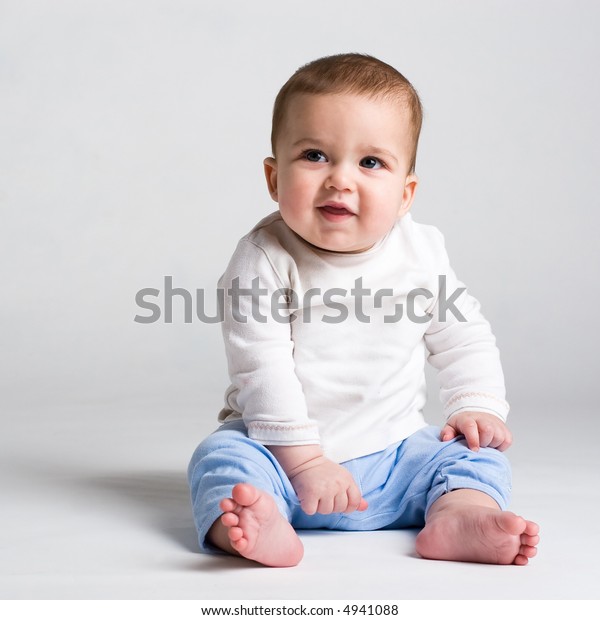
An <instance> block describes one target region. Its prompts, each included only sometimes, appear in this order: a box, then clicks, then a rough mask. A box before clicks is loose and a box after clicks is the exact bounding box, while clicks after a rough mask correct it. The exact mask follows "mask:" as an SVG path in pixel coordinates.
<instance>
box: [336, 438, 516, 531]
mask: <svg viewBox="0 0 600 620" xmlns="http://www.w3.org/2000/svg"><path fill="white" fill-rule="evenodd" d="M439 433H440V429H439V428H437V427H433V426H429V427H426V428H423V429H421V430H420V431H417V432H416V433H414V434H413V435H411V436H410V437H408V438H406V439H405V440H404V441H402V442H400V443H399V444H396V445H394V446H390V447H389V448H388V449H386V450H384V451H382V452H379V453H377V454H372V455H368V456H366V457H362V458H359V459H355V460H353V461H348V462H347V463H343V465H344V466H345V467H346V468H347V469H348V470H349V471H350V472H351V473H352V475H353V476H354V479H355V480H356V482H357V484H358V485H359V487H360V489H361V492H362V494H363V497H364V498H365V499H366V500H367V502H368V503H369V508H368V509H367V510H366V511H364V512H353V513H351V514H349V515H342V516H341V517H340V519H339V521H338V522H337V523H336V528H338V529H347V530H372V529H399V528H407V527H423V525H424V524H425V516H426V514H427V512H428V510H429V508H430V507H431V505H432V504H433V502H435V501H436V500H437V499H438V498H439V497H441V495H443V494H444V493H447V492H449V491H453V490H456V489H474V490H477V491H482V492H483V493H486V494H487V495H490V496H491V497H492V498H493V499H494V500H496V502H497V503H498V505H499V506H500V507H501V508H502V509H505V508H506V507H507V505H508V501H509V497H510V490H511V472H510V465H509V463H508V460H507V459H506V457H505V456H504V454H503V453H501V452H499V451H498V450H495V449H493V448H481V449H480V450H479V451H478V452H473V451H472V450H469V448H468V447H467V445H466V442H465V441H464V439H462V438H456V439H453V440H451V441H448V442H442V441H440V440H439Z"/></svg>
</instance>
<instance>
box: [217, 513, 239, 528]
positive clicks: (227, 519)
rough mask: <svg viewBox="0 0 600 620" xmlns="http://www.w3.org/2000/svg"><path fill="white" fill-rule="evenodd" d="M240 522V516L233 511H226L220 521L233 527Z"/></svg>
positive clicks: (226, 525)
mask: <svg viewBox="0 0 600 620" xmlns="http://www.w3.org/2000/svg"><path fill="white" fill-rule="evenodd" d="M239 522H240V518H239V517H238V516H237V515H236V514H234V513H233V512H226V513H225V514H224V515H222V516H221V523H222V524H223V525H224V526H225V527H234V526H236V525H237V524H238V523H239Z"/></svg>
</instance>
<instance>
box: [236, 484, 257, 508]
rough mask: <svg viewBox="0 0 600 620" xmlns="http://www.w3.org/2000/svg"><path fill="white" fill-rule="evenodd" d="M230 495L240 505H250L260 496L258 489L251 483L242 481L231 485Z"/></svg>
mask: <svg viewBox="0 0 600 620" xmlns="http://www.w3.org/2000/svg"><path fill="white" fill-rule="evenodd" d="M231 497H233V499H234V500H235V501H236V502H237V503H238V504H240V505H242V506H251V505H252V504H254V503H255V502H256V500H257V499H258V498H259V497H260V491H259V490H258V489H257V488H256V487H253V486H252V485H251V484H247V483H245V482H242V483H240V484H236V485H235V486H234V487H233V490H232V491H231Z"/></svg>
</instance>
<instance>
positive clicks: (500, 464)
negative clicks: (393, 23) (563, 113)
mask: <svg viewBox="0 0 600 620" xmlns="http://www.w3.org/2000/svg"><path fill="white" fill-rule="evenodd" d="M421 120H422V109H421V104H420V101H419V97H418V95H417V93H416V91H415V89H414V88H413V87H412V85H411V84H410V82H408V81H407V80H406V78H404V77H403V76H402V75H401V74H400V73H399V72H398V71H396V70H395V69H394V68H392V67H391V66H389V65H387V64H385V63H383V62H381V61H379V60H377V59H376V58H373V57H371V56H367V55H362V54H341V55H336V56H330V57H326V58H321V59H319V60H316V61H314V62H311V63H309V64H307V65H305V66H303V67H301V68H300V69H299V70H298V71H296V73H295V74H294V75H293V76H292V77H291V78H290V79H289V80H288V82H287V83H286V84H285V85H284V86H283V88H282V89H281V91H280V92H279V94H278V96H277V98H276V101H275V107H274V112H273V127H272V134H271V142H272V150H273V157H268V158H267V159H265V161H264V169H265V175H266V180H267V185H268V189H269V193H270V194H271V197H272V198H273V200H274V201H275V202H277V203H278V205H279V209H278V211H277V212H275V213H273V214H271V215H269V216H268V217H266V218H264V219H263V220H262V221H261V222H259V223H258V224H257V225H256V226H255V227H254V228H253V229H252V231H250V232H249V233H248V234H247V235H246V236H245V237H244V238H243V239H242V240H241V241H240V242H239V244H238V246H237V249H236V251H235V253H234V255H233V257H232V259H231V262H230V263H229V266H228V268H227V270H226V272H225V274H224V275H223V277H222V278H221V280H220V283H219V286H220V290H222V292H223V297H222V299H223V301H224V306H223V308H222V309H223V334H224V340H225V347H226V353H227V360H228V366H229V374H230V378H231V386H230V387H229V389H228V390H227V393H226V395H225V407H224V409H223V410H222V411H221V413H220V415H219V420H220V421H221V422H222V425H221V427H220V428H219V429H218V430H217V431H215V432H214V433H213V434H212V435H211V436H209V437H208V438H207V439H206V440H204V441H203V442H202V443H201V444H200V446H199V447H198V448H197V449H196V451H195V453H194V455H193V457H192V460H191V463H190V466H189V480H190V487H191V493H192V502H193V510H194V518H195V522H196V526H197V529H198V534H199V541H200V546H201V548H202V550H203V551H206V552H219V551H221V552H227V553H230V554H234V555H238V556H243V557H245V558H248V559H250V560H254V561H256V562H259V563H261V564H264V565H266V566H277V567H284V566H294V565H296V564H297V563H298V562H300V560H301V559H302V556H303V546H302V542H301V540H300V538H299V537H298V535H297V533H296V530H297V529H307V528H329V529H339V530H375V529H398V528H408V527H420V528H423V529H422V530H421V531H420V533H419V534H418V536H417V539H416V550H417V552H418V553H419V555H420V556H422V557H424V558H432V559H441V560H457V561H466V562H487V563H495V564H518V565H524V564H527V562H528V560H529V558H531V557H533V556H534V555H535V554H536V545H537V543H538V541H539V536H538V530H539V528H538V526H537V525H536V524H535V523H534V522H532V521H527V520H525V519H523V518H522V517H520V516H517V515H516V514H514V513H512V512H508V511H506V510H505V509H506V507H507V504H508V499H509V493H510V485H511V481H510V467H509V465H508V462H507V460H506V458H505V457H504V455H503V454H502V452H503V451H504V450H506V449H507V448H508V447H509V445H510V443H511V433H510V431H509V430H508V428H507V427H506V425H505V419H506V416H507V413H508V404H507V403H506V401H505V400H504V379H503V374H502V368H501V365H500V360H499V354H498V350H497V348H496V345H495V339H494V337H493V335H492V333H491V330H490V327H489V324H488V323H487V321H486V320H485V319H484V318H483V316H482V315H481V313H480V311H479V304H478V302H477V301H476V300H475V299H474V298H473V297H471V296H470V295H469V294H468V293H467V292H466V290H465V288H464V287H462V286H461V283H460V282H459V281H458V280H457V278H456V276H455V274H454V272H453V271H452V269H451V268H450V265H449V262H448V258H447V255H446V251H445V248H444V241H443V238H442V236H441V234H440V233H439V232H438V231H437V229H435V228H434V227H432V226H425V225H421V224H417V223H415V222H414V221H413V220H412V217H411V215H410V214H409V211H410V208H411V206H412V203H413V199H414V197H415V191H416V188H417V184H418V179H417V177H416V176H415V159H416V151H417V142H418V138H419V132H420V129H421ZM425 359H428V361H429V362H430V363H431V364H432V365H433V366H434V367H435V368H436V369H437V370H438V371H439V382H440V385H441V399H442V402H443V405H444V414H445V416H446V423H445V426H443V428H442V429H441V430H440V429H439V428H435V427H432V426H429V425H428V424H427V423H426V422H425V420H424V418H423V415H422V409H423V406H424V403H425V379H424V365H425Z"/></svg>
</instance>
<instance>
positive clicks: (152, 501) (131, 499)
mask: <svg viewBox="0 0 600 620" xmlns="http://www.w3.org/2000/svg"><path fill="white" fill-rule="evenodd" d="M81 482H82V483H84V484H85V485H86V486H87V487H88V488H89V487H93V488H95V489H97V490H101V491H103V492H108V493H111V494H113V495H114V496H115V498H116V499H119V500H120V502H119V503H122V502H127V503H128V505H129V507H130V508H131V509H133V511H134V514H138V513H139V516H140V520H141V521H143V522H144V523H150V524H151V525H152V526H153V527H156V528H157V529H158V530H159V531H161V532H163V533H164V534H166V535H167V536H168V537H169V538H171V539H173V540H174V541H176V542H177V543H178V544H179V545H180V546H182V547H183V548H184V549H186V550H187V551H191V552H194V553H198V552H199V549H198V539H197V534H196V528H195V526H194V521H193V517H192V507H191V503H190V495H189V488H188V484H187V479H186V475H185V472H174V471H167V472H164V471H155V472H151V471H148V472H139V471H136V472H123V473H112V474H110V475H106V476H96V477H92V478H87V479H86V480H85V481H84V480H81Z"/></svg>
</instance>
